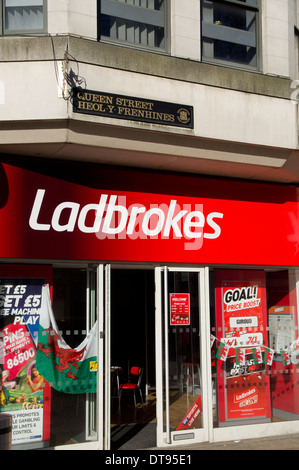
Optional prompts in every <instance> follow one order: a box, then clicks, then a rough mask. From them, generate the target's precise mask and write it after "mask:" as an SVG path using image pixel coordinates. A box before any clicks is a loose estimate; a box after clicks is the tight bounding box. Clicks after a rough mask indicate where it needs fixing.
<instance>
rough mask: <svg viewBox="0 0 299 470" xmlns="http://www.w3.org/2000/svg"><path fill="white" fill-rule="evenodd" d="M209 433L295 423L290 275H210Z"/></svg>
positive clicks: (298, 409)
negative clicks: (211, 419) (219, 429)
mask: <svg viewBox="0 0 299 470" xmlns="http://www.w3.org/2000/svg"><path fill="white" fill-rule="evenodd" d="M211 281H212V282H211V289H212V290H211V299H212V304H211V334H212V338H213V340H214V341H213V345H212V359H213V361H212V380H213V411H214V427H220V426H230V425H232V424H234V425H245V424H256V423H257V422H278V421H292V420H297V419H298V415H299V387H298V385H299V381H298V374H299V369H298V363H299V340H298V307H297V294H296V287H297V286H298V281H299V272H298V271H295V270H281V271H278V270H277V271H274V270H273V271H269V272H266V271H263V270H259V271H250V270H216V271H215V273H212V274H211Z"/></svg>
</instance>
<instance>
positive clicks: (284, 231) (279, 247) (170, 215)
mask: <svg viewBox="0 0 299 470" xmlns="http://www.w3.org/2000/svg"><path fill="white" fill-rule="evenodd" d="M82 169H83V166H82ZM114 174H115V175H117V174H118V173H117V170H115V173H114V172H113V171H112V170H111V171H110V176H111V175H114ZM103 175H104V173H103V174H101V170H100V169H99V183H98V184H93V185H92V186H91V185H90V186H89V184H85V185H83V184H78V183H75V182H70V181H67V180H66V179H59V178H54V177H50V176H46V175H45V174H41V173H37V172H35V171H29V170H25V169H22V168H19V167H15V166H12V165H8V164H3V165H2V167H1V172H0V179H1V181H0V183H1V185H0V223H1V235H0V240H1V243H0V256H1V257H3V258H31V259H34V258H36V259H38V258H42V259H46V258H47V259H51V258H52V259H86V260H123V261H126V260H130V261H150V262H177V263H206V264H213V263H217V264H218V263H225V264H230V265H233V264H248V265H290V266H297V265H298V261H299V250H298V247H297V244H298V228H297V227H298V223H297V220H298V208H299V206H298V201H297V190H296V188H294V187H287V186H275V185H269V184H261V183H249V182H234V181H226V180H216V179H215V180H213V179H209V178H199V177H187V176H186V177H184V176H172V175H163V176H162V175H161V174H160V175H157V181H156V180H155V175H150V176H151V181H152V184H151V183H150V177H149V175H148V174H145V175H143V174H142V173H140V174H138V175H137V176H136V179H135V183H134V179H133V177H132V175H134V172H132V175H131V180H130V182H131V185H130V190H127V189H125V190H120V189H119V188H124V187H125V186H126V185H125V184H124V183H122V182H121V179H120V177H119V176H118V178H117V177H115V178H114V179H111V181H109V182H108V183H107V181H104V177H103ZM91 178H93V180H94V179H95V175H91ZM84 181H85V180H84ZM101 184H102V187H103V188H104V189H101ZM127 186H128V185H127ZM107 187H110V188H111V189H107ZM142 187H143V188H144V192H142V191H141V190H140V188H142ZM150 187H151V188H152V189H151V190H150V191H149V188H150ZM154 188H155V190H154Z"/></svg>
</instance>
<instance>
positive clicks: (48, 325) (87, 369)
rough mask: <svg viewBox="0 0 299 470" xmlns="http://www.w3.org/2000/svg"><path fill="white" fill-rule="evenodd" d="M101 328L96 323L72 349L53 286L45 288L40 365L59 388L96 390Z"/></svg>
mask: <svg viewBox="0 0 299 470" xmlns="http://www.w3.org/2000/svg"><path fill="white" fill-rule="evenodd" d="M97 330H98V328H97V323H96V324H95V325H94V326H93V328H92V329H91V331H90V332H89V333H88V334H87V336H86V338H85V339H84V341H83V342H82V343H81V344H80V345H79V346H78V347H77V348H75V349H73V348H70V347H69V346H68V345H67V344H66V342H65V341H64V339H63V338H62V336H61V335H60V333H59V330H58V327H57V324H56V321H55V318H54V314H53V310H52V305H51V299H50V290H49V286H48V285H45V286H44V287H43V292H42V307H41V314H40V323H39V332H38V345H37V351H36V364H37V369H38V371H39V373H40V374H41V375H42V376H43V377H44V378H45V379H46V381H47V382H48V383H49V384H50V385H51V386H52V387H53V388H55V390H58V391H60V392H65V393H87V392H96V389H97V344H98V341H97Z"/></svg>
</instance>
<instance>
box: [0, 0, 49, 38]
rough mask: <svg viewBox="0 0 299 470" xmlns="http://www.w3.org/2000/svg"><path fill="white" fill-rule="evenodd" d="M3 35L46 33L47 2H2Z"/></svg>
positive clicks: (7, 0) (32, 0)
mask: <svg viewBox="0 0 299 470" xmlns="http://www.w3.org/2000/svg"><path fill="white" fill-rule="evenodd" d="M0 6H1V13H0V14H1V15H3V16H2V21H1V26H0V27H1V31H0V32H1V34H15V33H23V34H26V33H42V32H45V31H46V12H47V0H1V1H0Z"/></svg>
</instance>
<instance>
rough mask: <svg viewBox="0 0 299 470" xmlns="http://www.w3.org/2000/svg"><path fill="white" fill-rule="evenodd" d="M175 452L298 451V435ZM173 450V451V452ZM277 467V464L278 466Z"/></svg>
mask: <svg viewBox="0 0 299 470" xmlns="http://www.w3.org/2000/svg"><path fill="white" fill-rule="evenodd" d="M175 449H177V450H187V451H189V450H190V451H193V450H230V451H231V450H275V451H277V450H299V434H289V435H286V436H275V437H264V438H258V439H242V440H239V441H238V440H236V441H224V442H215V443H204V444H192V445H190V446H186V445H185V446H184V447H183V446H179V447H175ZM175 449H173V450H175ZM278 465H279V464H278Z"/></svg>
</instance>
